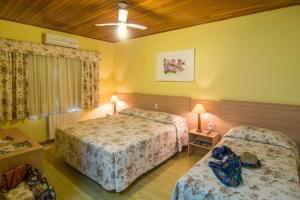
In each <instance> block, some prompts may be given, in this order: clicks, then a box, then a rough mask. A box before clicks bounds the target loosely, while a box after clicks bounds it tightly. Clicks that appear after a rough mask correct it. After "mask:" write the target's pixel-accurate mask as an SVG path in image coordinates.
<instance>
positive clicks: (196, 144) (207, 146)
mask: <svg viewBox="0 0 300 200" xmlns="http://www.w3.org/2000/svg"><path fill="white" fill-rule="evenodd" d="M219 140H220V134H219V133H216V132H210V133H209V134H206V133H199V132H197V131H196V129H193V130H190V131H189V146H188V148H189V149H188V152H189V155H191V154H192V153H193V151H194V150H195V149H200V150H203V149H204V150H211V149H212V148H213V147H214V146H215V145H216V144H217V143H218V142H219Z"/></svg>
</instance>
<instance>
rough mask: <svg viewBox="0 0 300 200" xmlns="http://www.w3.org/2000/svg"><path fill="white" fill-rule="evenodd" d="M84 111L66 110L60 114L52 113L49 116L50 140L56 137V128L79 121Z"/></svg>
mask: <svg viewBox="0 0 300 200" xmlns="http://www.w3.org/2000/svg"><path fill="white" fill-rule="evenodd" d="M82 112H83V111H76V112H66V113H59V114H51V115H49V117H48V140H52V139H54V138H55V130H56V128H57V127H60V126H63V125H68V124H71V123H74V122H77V121H78V120H79V119H80V117H81V114H82Z"/></svg>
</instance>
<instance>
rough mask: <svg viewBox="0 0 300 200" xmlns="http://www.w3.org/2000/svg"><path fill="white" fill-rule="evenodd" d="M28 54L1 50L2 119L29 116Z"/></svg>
mask: <svg viewBox="0 0 300 200" xmlns="http://www.w3.org/2000/svg"><path fill="white" fill-rule="evenodd" d="M27 64H28V55H26V54H21V53H18V52H7V51H0V121H6V120H12V119H22V118H25V117H27V116H28V108H27V85H28V74H27Z"/></svg>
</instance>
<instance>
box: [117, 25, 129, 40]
mask: <svg viewBox="0 0 300 200" xmlns="http://www.w3.org/2000/svg"><path fill="white" fill-rule="evenodd" d="M117 32H118V36H119V38H120V39H121V40H123V39H126V38H127V27H126V25H125V24H120V25H119V26H118V29H117Z"/></svg>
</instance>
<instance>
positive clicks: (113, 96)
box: [110, 95, 119, 102]
mask: <svg viewBox="0 0 300 200" xmlns="http://www.w3.org/2000/svg"><path fill="white" fill-rule="evenodd" d="M110 101H111V102H117V101H119V98H118V96H117V95H112V97H111V98H110Z"/></svg>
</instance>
